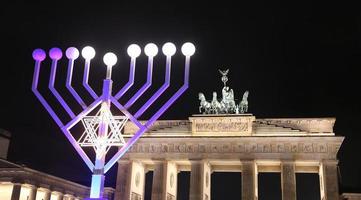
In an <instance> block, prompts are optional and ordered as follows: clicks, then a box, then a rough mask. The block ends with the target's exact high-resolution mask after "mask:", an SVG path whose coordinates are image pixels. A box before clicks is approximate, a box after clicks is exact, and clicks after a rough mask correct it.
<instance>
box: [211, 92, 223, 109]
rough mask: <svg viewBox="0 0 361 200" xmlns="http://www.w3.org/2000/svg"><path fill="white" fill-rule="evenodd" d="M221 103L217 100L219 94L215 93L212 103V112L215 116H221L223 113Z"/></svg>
mask: <svg viewBox="0 0 361 200" xmlns="http://www.w3.org/2000/svg"><path fill="white" fill-rule="evenodd" d="M221 107H222V105H221V103H219V101H218V100H217V92H213V99H212V101H211V111H212V113H213V114H219V112H220V111H221Z"/></svg>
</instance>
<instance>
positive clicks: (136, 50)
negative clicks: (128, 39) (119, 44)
mask: <svg viewBox="0 0 361 200" xmlns="http://www.w3.org/2000/svg"><path fill="white" fill-rule="evenodd" d="M127 52H128V55H129V56H130V57H132V58H136V57H138V56H139V55H140V53H141V52H142V50H141V49H140V47H139V46H138V45H137V44H131V45H129V47H128V49H127Z"/></svg>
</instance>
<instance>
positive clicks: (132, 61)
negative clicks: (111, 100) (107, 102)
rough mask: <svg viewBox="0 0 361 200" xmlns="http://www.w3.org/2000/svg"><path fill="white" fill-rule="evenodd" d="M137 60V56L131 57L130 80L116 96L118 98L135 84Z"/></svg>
mask: <svg viewBox="0 0 361 200" xmlns="http://www.w3.org/2000/svg"><path fill="white" fill-rule="evenodd" d="M135 61H136V58H135V57H132V58H131V59H130V69H129V80H128V82H127V83H126V84H125V85H124V86H123V87H122V89H120V91H119V92H118V93H117V94H116V95H115V96H114V97H115V98H116V99H120V97H122V96H123V95H124V94H125V93H126V92H127V91H128V90H129V88H130V87H132V85H133V84H134V75H135Z"/></svg>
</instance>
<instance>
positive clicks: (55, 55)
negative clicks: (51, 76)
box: [49, 47, 63, 60]
mask: <svg viewBox="0 0 361 200" xmlns="http://www.w3.org/2000/svg"><path fill="white" fill-rule="evenodd" d="M49 56H50V58H51V59H52V60H60V58H61V57H62V56H63V53H62V52H61V50H60V49H59V48H57V47H54V48H51V49H50V51H49Z"/></svg>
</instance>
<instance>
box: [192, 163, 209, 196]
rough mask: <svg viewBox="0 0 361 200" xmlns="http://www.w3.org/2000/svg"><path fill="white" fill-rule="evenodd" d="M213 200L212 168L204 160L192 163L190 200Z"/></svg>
mask: <svg viewBox="0 0 361 200" xmlns="http://www.w3.org/2000/svg"><path fill="white" fill-rule="evenodd" d="M210 199H211V166H210V165H209V163H208V162H206V161H202V160H192V161H191V177H190V189H189V200H210Z"/></svg>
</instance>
